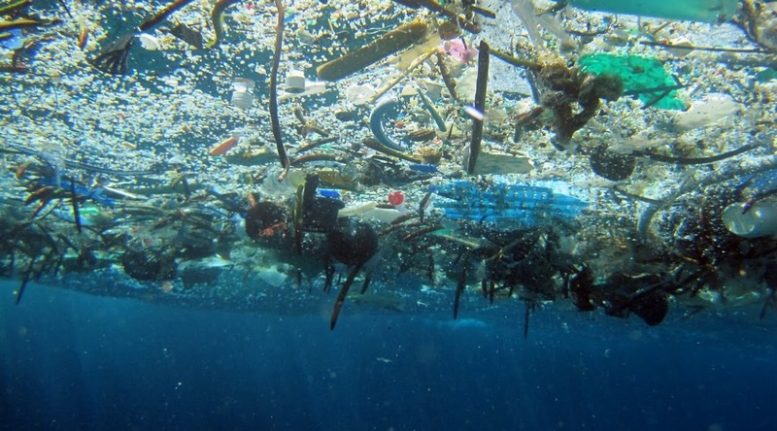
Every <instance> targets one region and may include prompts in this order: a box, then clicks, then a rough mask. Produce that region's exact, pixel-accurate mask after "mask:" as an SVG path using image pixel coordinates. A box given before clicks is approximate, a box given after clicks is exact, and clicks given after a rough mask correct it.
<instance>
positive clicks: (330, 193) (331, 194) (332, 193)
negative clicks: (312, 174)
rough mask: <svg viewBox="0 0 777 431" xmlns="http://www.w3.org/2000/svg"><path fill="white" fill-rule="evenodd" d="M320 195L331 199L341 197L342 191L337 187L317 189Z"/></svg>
mask: <svg viewBox="0 0 777 431" xmlns="http://www.w3.org/2000/svg"><path fill="white" fill-rule="evenodd" d="M316 192H317V193H318V195H319V196H321V197H323V198H329V199H338V200H339V199H340V192H338V191H337V190H335V189H316Z"/></svg>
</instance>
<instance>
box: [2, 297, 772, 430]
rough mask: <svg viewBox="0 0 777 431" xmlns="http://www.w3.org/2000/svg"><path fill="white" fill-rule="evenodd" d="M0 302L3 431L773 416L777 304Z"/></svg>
mask: <svg viewBox="0 0 777 431" xmlns="http://www.w3.org/2000/svg"><path fill="white" fill-rule="evenodd" d="M12 287H13V286H10V285H9V284H8V283H3V286H2V289H3V290H2V291H3V292H5V294H4V295H2V298H3V299H2V301H1V302H0V323H1V325H0V328H2V331H1V332H0V352H2V358H1V359H0V361H1V362H0V364H2V365H1V366H0V388H1V389H2V397H0V418H2V420H0V429H3V430H21V429H136V430H140V429H190V430H200V429H202V430H205V429H252V430H256V429H266V430H300V429H315V430H331V429H339V430H429V429H450V430H482V429H492V430H541V429H554V430H591V429H596V430H601V429H630V430H655V429H682V430H773V429H775V427H777V412H775V409H774V405H775V402H776V401H777V376H775V374H774V366H775V358H777V343H775V341H774V334H775V330H777V322H776V321H775V318H776V316H774V315H772V316H770V317H769V319H767V320H766V321H764V322H756V323H754V322H752V321H746V322H743V321H739V319H742V316H741V315H739V316H728V317H726V316H703V315H702V316H696V317H694V318H691V319H686V320H678V321H674V322H671V323H669V324H667V325H665V326H659V327H654V328H647V327H645V325H644V324H642V323H641V322H639V321H636V320H626V321H620V320H619V321H616V322H615V324H613V322H612V321H611V319H610V318H607V317H605V316H602V315H597V316H593V317H592V316H590V315H584V314H580V313H578V312H576V311H559V310H553V309H547V310H540V311H537V312H536V313H535V314H534V315H533V317H532V320H531V327H530V331H529V336H528V338H527V339H523V336H522V329H521V315H520V313H518V312H516V310H514V309H513V308H512V307H508V306H503V307H496V308H495V309H493V310H488V311H483V312H479V313H475V314H474V315H470V316H467V317H464V318H460V319H462V320H458V321H454V320H453V319H451V317H450V316H449V315H447V314H446V315H444V316H443V315H439V314H438V315H423V314H419V315H404V314H391V313H357V314H356V315H349V316H347V319H345V320H344V321H343V322H341V324H340V326H339V327H338V328H337V330H336V331H329V329H328V327H327V319H326V318H325V317H323V316H316V315H301V316H300V315H297V316H294V315H285V316H284V315H277V314H259V313H234V312H215V311H197V310H189V309H179V308H174V307H173V308H171V307H167V306H154V305H149V304H146V303H142V302H138V301H135V300H130V299H115V298H101V297H94V296H90V295H85V294H82V293H79V292H71V291H67V290H61V289H54V288H47V287H44V286H39V285H33V286H31V287H30V290H29V292H28V294H27V295H28V296H27V297H26V298H25V301H24V303H23V304H21V305H19V306H15V305H14V304H13V301H12V298H11V296H10V295H8V292H9V291H10V290H11V289H12Z"/></svg>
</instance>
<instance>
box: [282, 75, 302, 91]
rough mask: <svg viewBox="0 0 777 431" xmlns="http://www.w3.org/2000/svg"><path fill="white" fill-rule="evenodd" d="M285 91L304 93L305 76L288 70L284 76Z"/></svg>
mask: <svg viewBox="0 0 777 431" xmlns="http://www.w3.org/2000/svg"><path fill="white" fill-rule="evenodd" d="M286 91H288V92H289V93H302V92H303V91H305V74H304V73H303V72H302V71H300V70H290V71H289V73H288V74H287V75H286Z"/></svg>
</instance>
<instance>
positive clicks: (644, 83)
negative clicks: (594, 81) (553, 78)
mask: <svg viewBox="0 0 777 431" xmlns="http://www.w3.org/2000/svg"><path fill="white" fill-rule="evenodd" d="M578 64H579V65H580V67H581V68H582V69H583V71H584V72H586V73H592V74H594V75H615V76H617V77H619V78H620V79H621V80H622V81H623V90H624V95H636V96H638V97H639V100H641V101H642V103H644V104H646V105H649V106H653V107H655V108H659V109H678V110H682V109H685V104H684V103H683V102H682V101H681V100H680V99H678V98H677V88H679V86H680V85H679V83H678V82H677V80H676V79H674V78H673V77H672V76H671V75H670V74H668V73H667V72H666V70H665V69H664V65H663V64H662V63H661V62H660V61H658V60H657V59H655V58H649V57H641V56H638V55H626V56H622V55H614V54H605V53H598V54H591V55H584V56H582V57H580V61H578Z"/></svg>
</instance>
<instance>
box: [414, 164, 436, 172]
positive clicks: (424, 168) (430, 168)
mask: <svg viewBox="0 0 777 431" xmlns="http://www.w3.org/2000/svg"><path fill="white" fill-rule="evenodd" d="M409 168H410V169H412V170H414V171H418V172H423V173H425V174H436V173H437V172H438V171H437V165H432V164H430V163H412V164H411V165H410V166H409Z"/></svg>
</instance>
